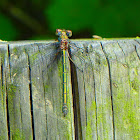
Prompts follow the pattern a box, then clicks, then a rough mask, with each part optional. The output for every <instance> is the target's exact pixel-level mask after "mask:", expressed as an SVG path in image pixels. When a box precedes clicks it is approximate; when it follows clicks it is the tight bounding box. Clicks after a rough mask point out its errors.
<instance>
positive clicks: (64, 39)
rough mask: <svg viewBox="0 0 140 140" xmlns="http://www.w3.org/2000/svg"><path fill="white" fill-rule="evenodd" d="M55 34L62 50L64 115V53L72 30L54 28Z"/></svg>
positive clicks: (65, 73) (65, 100)
mask: <svg viewBox="0 0 140 140" xmlns="http://www.w3.org/2000/svg"><path fill="white" fill-rule="evenodd" d="M56 35H58V36H59V38H58V41H59V45H60V48H61V50H62V63H63V108H62V111H63V113H64V116H65V115H66V114H67V112H68V108H67V72H66V53H68V51H67V50H68V43H69V40H68V39H69V38H68V37H71V36H72V31H70V30H61V29H57V30H56Z"/></svg>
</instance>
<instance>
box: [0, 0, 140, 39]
mask: <svg viewBox="0 0 140 140" xmlns="http://www.w3.org/2000/svg"><path fill="white" fill-rule="evenodd" d="M139 15H140V1H139V0H133V1H132V0H114V1H112V0H106V1H105V0H86V1H85V0H70V1H65V0H32V1H29V0H24V1H18V0H13V2H11V1H10V0H1V1H0V39H2V40H27V39H28V40H30V39H56V36H55V30H56V29H57V28H60V29H70V30H72V31H73V37H72V38H85V37H86V38H91V37H92V35H99V36H102V37H105V38H107V37H109V38H114V37H136V36H140V18H139Z"/></svg>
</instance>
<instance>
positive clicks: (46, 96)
mask: <svg viewBox="0 0 140 140" xmlns="http://www.w3.org/2000/svg"><path fill="white" fill-rule="evenodd" d="M53 43H54V41H19V42H18V41H17V42H0V63H1V68H0V73H1V78H0V79H1V80H0V120H1V121H0V140H1V139H2V140H3V139H8V138H9V139H13V140H14V139H15V140H19V139H25V140H28V139H29V140H30V139H36V140H46V139H48V140H53V139H54V140H55V139H68V140H69V139H80V140H81V139H86V140H88V139H89V140H91V139H95V140H96V139H98V140H103V139H107V140H115V139H116V140H121V139H122V140H126V139H127V140H136V139H139V125H140V117H139V116H140V113H139V106H140V103H139V99H140V39H116V40H93V39H92V40H72V41H71V44H74V45H71V58H72V61H73V62H71V61H69V59H68V58H67V82H68V87H67V90H68V93H67V94H68V97H67V101H68V114H67V116H66V117H64V116H63V113H62V105H63V96H62V91H63V89H62V88H63V86H62V85H63V83H62V81H63V80H62V58H61V52H60V53H58V51H57V50H56V45H55V44H53ZM56 54H58V55H56ZM59 56H60V57H59Z"/></svg>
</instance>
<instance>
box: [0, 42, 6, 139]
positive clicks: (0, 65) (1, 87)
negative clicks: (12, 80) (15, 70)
mask: <svg viewBox="0 0 140 140" xmlns="http://www.w3.org/2000/svg"><path fill="white" fill-rule="evenodd" d="M6 58H7V44H5V43H1V44H0V139H5V140H8V127H7V126H8V125H7V106H6V85H5V83H6V81H5V80H6Z"/></svg>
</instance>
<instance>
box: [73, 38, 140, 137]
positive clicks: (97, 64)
mask: <svg viewBox="0 0 140 140" xmlns="http://www.w3.org/2000/svg"><path fill="white" fill-rule="evenodd" d="M120 44H121V45H120ZM76 45H77V46H78V45H79V46H78V48H85V49H84V50H86V51H85V52H84V51H83V50H80V49H79V50H80V51H77V52H78V53H76V55H75V56H74V55H72V59H73V61H74V62H75V65H76V67H75V69H76V70H77V74H76V75H75V76H77V78H75V80H76V79H77V82H78V84H77V85H78V87H75V88H77V90H78V94H79V96H76V97H77V98H79V99H77V102H79V103H77V104H76V105H77V106H78V105H79V113H80V117H79V118H78V120H77V128H78V129H79V131H78V133H79V134H77V137H78V138H79V139H80V138H83V139H86V138H87V139H121V138H124V139H131V138H132V137H133V139H137V138H138V130H139V129H138V122H139V117H138V116H139V115H138V114H139V113H138V106H139V85H140V84H139V82H140V78H139V69H140V65H139V60H138V58H139V57H138V55H137V54H136V51H135V46H137V53H138V52H139V48H140V47H139V46H140V45H139V43H138V42H135V41H134V40H119V41H117V40H104V41H91V42H90V41H87V42H86V41H83V42H80V44H79V42H77V43H76ZM80 45H81V47H80ZM77 56H79V57H81V59H78V57H77ZM129 57H130V58H131V59H132V60H134V61H133V62H131V61H132V60H131V59H130V58H129ZM83 60H84V61H83ZM130 60H131V61H130ZM82 61H83V62H82ZM79 67H81V69H82V70H83V72H82V73H81V72H80V70H79ZM132 85H133V86H134V85H135V86H134V87H135V88H136V89H134V87H133V86H132ZM133 92H134V93H133ZM133 94H134V95H133ZM128 111H129V113H130V114H129V113H128ZM126 122H127V125H128V126H127V128H125V125H126ZM131 122H133V123H134V125H133V123H131ZM122 124H123V125H122ZM80 127H81V128H80ZM132 129H133V131H132ZM130 131H131V132H130ZM134 131H135V132H134ZM85 132H86V133H85ZM80 134H81V135H80Z"/></svg>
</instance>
